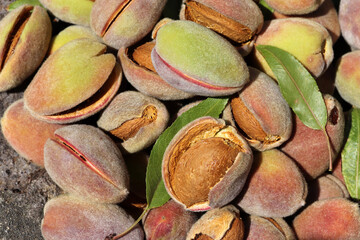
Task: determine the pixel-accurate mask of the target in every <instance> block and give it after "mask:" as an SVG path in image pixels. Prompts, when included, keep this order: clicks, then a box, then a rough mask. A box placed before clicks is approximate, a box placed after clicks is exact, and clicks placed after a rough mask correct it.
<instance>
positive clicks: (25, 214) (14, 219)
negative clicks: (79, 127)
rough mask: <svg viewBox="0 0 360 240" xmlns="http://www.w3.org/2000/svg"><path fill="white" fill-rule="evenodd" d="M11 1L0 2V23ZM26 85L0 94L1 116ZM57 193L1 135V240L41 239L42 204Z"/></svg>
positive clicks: (44, 174)
mask: <svg viewBox="0 0 360 240" xmlns="http://www.w3.org/2000/svg"><path fill="white" fill-rule="evenodd" d="M12 1H13V0H12ZM12 1H9V0H0V19H1V18H2V17H3V16H4V15H5V14H6V13H7V11H6V7H7V5H8V4H9V3H10V2H12ZM0 31H1V30H0ZM28 82H29V81H27V82H26V83H25V84H23V85H22V86H20V87H19V88H17V89H14V90H11V91H9V92H4V93H0V116H3V114H4V111H5V110H6V108H7V107H8V106H9V105H10V104H11V103H13V102H14V101H15V100H17V99H19V98H21V97H22V96H23V90H24V89H25V87H26V85H27V84H28ZM59 192H60V190H59V188H58V187H57V186H56V185H55V184H54V183H53V182H52V181H51V179H50V178H49V176H48V175H47V173H46V171H45V170H44V169H42V168H39V167H36V166H35V165H33V164H31V163H29V162H28V161H26V160H25V159H24V158H22V157H20V156H19V155H18V154H17V153H16V152H15V151H14V150H13V149H12V148H11V147H10V146H9V145H8V144H7V142H6V140H5V139H4V136H3V134H2V133H0V240H15V239H29V240H37V239H42V237H41V231H40V223H41V219H42V217H43V207H44V204H45V203H46V201H47V200H48V199H50V198H52V197H54V196H56V195H58V194H59Z"/></svg>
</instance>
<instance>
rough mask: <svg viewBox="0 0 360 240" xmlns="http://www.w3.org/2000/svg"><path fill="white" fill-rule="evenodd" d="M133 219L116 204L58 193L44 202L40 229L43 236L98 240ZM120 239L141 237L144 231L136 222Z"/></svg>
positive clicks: (54, 239)
mask: <svg viewBox="0 0 360 240" xmlns="http://www.w3.org/2000/svg"><path fill="white" fill-rule="evenodd" d="M133 223H134V219H133V218H132V217H131V216H129V214H127V213H126V211H125V210H123V209H122V208H120V207H119V206H116V205H113V204H99V203H94V202H92V201H85V200H83V199H79V198H76V197H74V196H71V195H60V196H59V197H56V198H53V199H51V200H50V201H48V202H47V203H46V204H45V207H44V218H43V220H42V222H41V232H42V235H43V237H44V238H45V240H73V239H76V240H99V239H105V238H106V237H107V236H111V235H116V234H120V233H122V232H124V231H125V230H126V229H127V228H129V227H130V226H131V225H132V224H133ZM121 239H124V240H143V239H144V232H143V230H142V228H141V227H140V226H139V225H136V226H135V228H133V229H132V230H131V231H130V232H129V233H128V234H127V235H126V236H125V237H122V238H121Z"/></svg>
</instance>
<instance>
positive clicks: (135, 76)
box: [118, 48, 194, 100]
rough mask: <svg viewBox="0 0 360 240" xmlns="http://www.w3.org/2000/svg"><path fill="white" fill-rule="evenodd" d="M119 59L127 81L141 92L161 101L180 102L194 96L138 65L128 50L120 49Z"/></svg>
mask: <svg viewBox="0 0 360 240" xmlns="http://www.w3.org/2000/svg"><path fill="white" fill-rule="evenodd" d="M118 57H119V58H120V62H121V66H122V68H123V71H124V75H125V77H126V79H127V80H128V81H129V83H130V84H131V85H132V86H133V87H134V88H136V89H137V90H138V91H139V92H142V93H144V94H146V95H148V96H151V97H154V98H157V99H160V100H179V99H187V98H191V97H193V96H194V94H191V93H187V92H184V91H181V90H179V89H176V88H174V87H173V86H171V85H170V84H168V83H167V82H166V81H164V80H163V79H162V78H161V77H160V76H159V75H158V74H157V73H156V72H154V71H151V70H149V69H148V68H145V67H143V66H140V65H138V64H136V63H135V62H134V61H133V60H132V59H130V57H129V56H128V49H127V48H120V50H119V52H118Z"/></svg>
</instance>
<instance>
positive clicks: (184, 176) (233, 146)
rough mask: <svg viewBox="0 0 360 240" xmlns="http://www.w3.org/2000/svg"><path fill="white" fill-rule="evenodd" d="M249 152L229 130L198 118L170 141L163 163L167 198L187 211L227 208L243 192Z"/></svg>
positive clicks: (221, 123) (214, 121)
mask: <svg viewBox="0 0 360 240" xmlns="http://www.w3.org/2000/svg"><path fill="white" fill-rule="evenodd" d="M251 164H252V152H251V149H250V147H249V145H248V144H247V142H246V140H245V139H243V138H242V137H241V136H240V135H239V134H238V133H237V131H236V129H235V128H233V127H232V126H226V125H225V122H224V120H222V119H215V118H212V117H201V118H198V119H196V120H194V121H192V122H190V123H188V124H187V125H186V126H184V127H183V128H182V129H181V130H180V131H179V132H178V133H177V134H176V135H175V136H174V138H173V139H172V140H171V142H170V143H169V145H168V147H167V148H166V150H165V153H164V157H163V162H162V178H163V181H164V184H165V187H166V190H167V191H168V193H169V195H170V196H171V197H172V198H173V199H174V200H175V201H176V202H178V203H180V204H182V205H183V206H184V207H185V208H186V209H187V210H191V211H206V210H209V209H212V208H217V207H221V206H224V205H226V204H227V203H229V202H230V201H232V200H233V199H234V198H235V197H236V196H237V195H238V194H239V193H240V191H241V189H242V188H243V186H244V184H245V181H246V178H247V176H248V173H249V171H250V168H251Z"/></svg>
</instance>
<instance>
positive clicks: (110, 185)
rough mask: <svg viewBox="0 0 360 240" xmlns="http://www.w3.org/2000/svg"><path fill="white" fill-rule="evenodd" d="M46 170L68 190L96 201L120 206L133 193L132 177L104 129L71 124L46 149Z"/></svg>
mask: <svg viewBox="0 0 360 240" xmlns="http://www.w3.org/2000/svg"><path fill="white" fill-rule="evenodd" d="M44 158H45V159H44V161H45V169H46V170H47V172H48V173H49V175H50V177H51V178H52V179H53V180H54V182H55V183H56V184H58V185H59V186H60V187H61V188H62V189H63V190H64V191H66V192H69V193H71V194H73V195H76V196H78V197H81V198H83V199H91V201H96V202H106V203H117V202H121V201H123V200H124V199H125V198H126V196H127V195H128V193H129V190H128V189H129V176H128V171H127V169H126V165H125V162H124V160H123V157H122V155H121V152H120V150H119V149H118V148H117V146H116V144H115V143H114V142H113V141H112V140H111V139H110V137H108V136H107V135H106V134H105V133H104V132H102V131H101V130H100V129H98V128H95V127H93V126H90V125H69V126H65V127H62V128H60V129H58V130H57V131H55V138H54V139H49V140H48V141H47V142H46V144H45V148H44Z"/></svg>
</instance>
